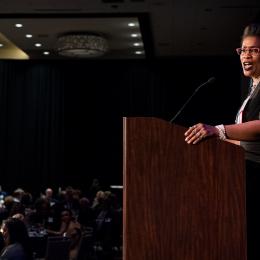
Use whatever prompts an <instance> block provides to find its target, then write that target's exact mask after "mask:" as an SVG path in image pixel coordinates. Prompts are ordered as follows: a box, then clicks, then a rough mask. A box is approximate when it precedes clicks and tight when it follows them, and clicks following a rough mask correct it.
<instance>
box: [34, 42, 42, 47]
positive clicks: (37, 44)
mask: <svg viewBox="0 0 260 260" xmlns="http://www.w3.org/2000/svg"><path fill="white" fill-rule="evenodd" d="M34 46H35V47H41V46H42V44H41V43H35V44H34Z"/></svg>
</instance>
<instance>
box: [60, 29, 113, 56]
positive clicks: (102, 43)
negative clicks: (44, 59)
mask: <svg viewBox="0 0 260 260" xmlns="http://www.w3.org/2000/svg"><path fill="white" fill-rule="evenodd" d="M57 51H58V53H59V55H62V56H67V57H75V58H90V57H99V56H102V55H104V54H105V53H106V52H107V51H108V43H107V40H106V39H105V38H104V37H102V36H100V35H94V34H88V33H78V34H77V33H75V34H66V35H62V36H60V37H59V38H58V42H57Z"/></svg>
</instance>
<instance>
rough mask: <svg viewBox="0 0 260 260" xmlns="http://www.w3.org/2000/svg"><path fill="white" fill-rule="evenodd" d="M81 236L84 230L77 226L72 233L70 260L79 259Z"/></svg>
mask: <svg viewBox="0 0 260 260" xmlns="http://www.w3.org/2000/svg"><path fill="white" fill-rule="evenodd" d="M81 237H82V232H81V230H80V228H78V227H75V228H74V229H73V230H72V232H71V234H70V239H71V244H70V251H69V260H77V257H78V252H79V247H80V241H81Z"/></svg>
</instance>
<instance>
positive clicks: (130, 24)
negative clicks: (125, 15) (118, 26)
mask: <svg viewBox="0 0 260 260" xmlns="http://www.w3.org/2000/svg"><path fill="white" fill-rule="evenodd" d="M135 25H136V24H135V23H128V26H129V27H135Z"/></svg>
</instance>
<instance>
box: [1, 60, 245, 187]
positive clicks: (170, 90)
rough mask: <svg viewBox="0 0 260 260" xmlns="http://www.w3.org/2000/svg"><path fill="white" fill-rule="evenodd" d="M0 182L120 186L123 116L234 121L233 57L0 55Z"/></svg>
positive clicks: (236, 70) (236, 82)
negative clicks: (23, 58) (144, 58)
mask: <svg viewBox="0 0 260 260" xmlns="http://www.w3.org/2000/svg"><path fill="white" fill-rule="evenodd" d="M0 73H1V74H0V75H1V79H0V124H1V127H0V141H1V147H0V157H1V158H0V162H1V163H0V174H1V180H0V184H1V185H2V186H3V187H7V188H9V187H11V188H15V187H17V186H24V187H28V188H29V189H30V190H32V189H34V190H39V189H42V188H44V187H46V186H47V185H51V186H52V187H58V186H65V185H69V184H71V185H72V186H75V187H80V188H83V189H84V188H86V186H88V185H89V184H90V182H91V180H92V178H94V177H98V178H100V180H101V182H102V183H103V184H105V185H109V184H122V117H123V116H155V117H160V118H163V119H165V120H170V119H171V118H172V117H173V116H174V115H175V113H176V112H177V111H178V109H179V108H180V107H181V106H182V104H183V103H184V102H185V101H186V100H187V98H188V97H189V96H190V95H191V94H192V93H193V91H194V90H195V88H196V87H197V86H198V85H200V84H201V83H203V82H205V81H207V80H208V78H210V77H212V76H214V77H216V82H215V83H214V84H213V85H212V86H208V87H205V88H203V89H201V90H200V91H199V92H198V93H197V94H196V96H194V98H193V99H192V101H191V102H190V103H189V105H188V106H187V107H186V109H185V110H184V111H183V113H182V114H180V116H179V117H178V118H177V119H176V123H178V124H181V125H184V126H189V125H191V124H193V123H195V122H197V121H203V122H206V123H209V124H217V123H228V122H230V123H232V122H233V121H234V118H235V113H236V110H237V108H238V106H239V104H240V99H241V98H240V85H241V84H240V77H241V72H240V64H239V61H238V60H237V57H210V58H209V57H207V58H196V57H194V58H192V57H189V58H175V59H169V60H158V61H134V60H133V61H129V60H128V61H88V60H81V61H54V60H53V61H22V62H21V61H19V62H18V61H2V62H1V63H0Z"/></svg>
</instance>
